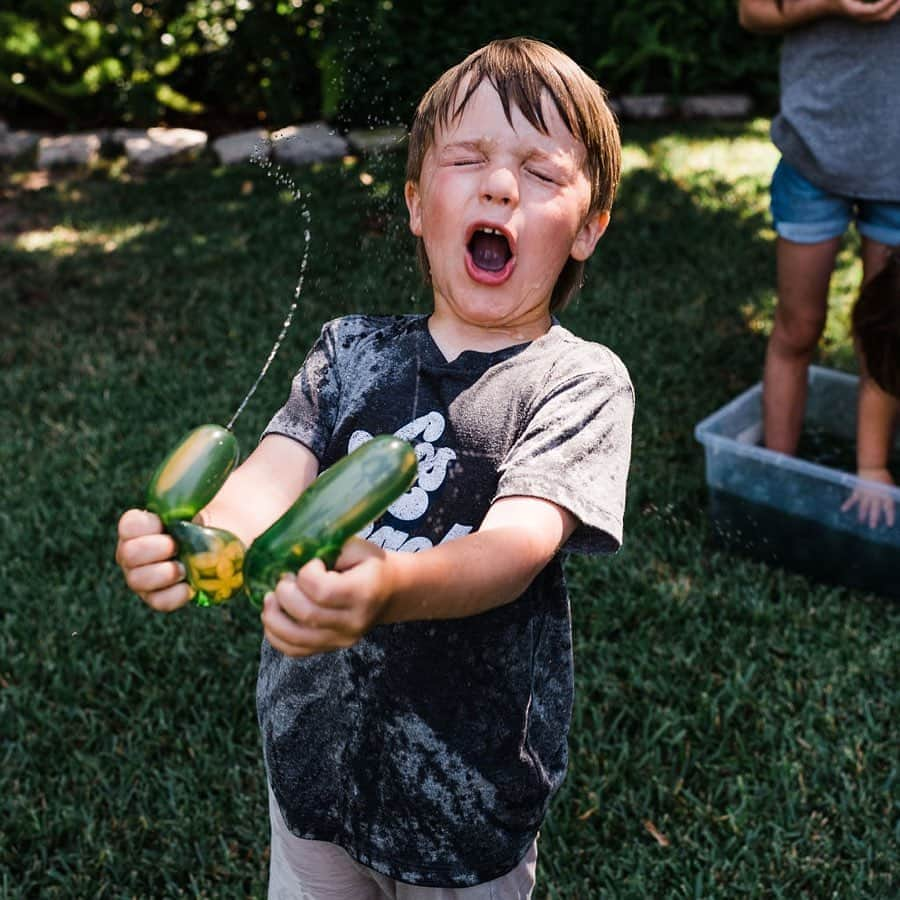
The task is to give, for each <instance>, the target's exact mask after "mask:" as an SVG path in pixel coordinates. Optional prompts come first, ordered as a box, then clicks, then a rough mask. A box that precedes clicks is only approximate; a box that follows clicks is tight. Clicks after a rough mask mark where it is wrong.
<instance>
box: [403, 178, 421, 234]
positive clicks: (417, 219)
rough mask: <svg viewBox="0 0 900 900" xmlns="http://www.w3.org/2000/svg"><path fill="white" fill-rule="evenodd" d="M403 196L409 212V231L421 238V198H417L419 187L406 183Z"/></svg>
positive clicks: (415, 184)
mask: <svg viewBox="0 0 900 900" xmlns="http://www.w3.org/2000/svg"><path fill="white" fill-rule="evenodd" d="M403 196H404V197H405V198H406V208H407V209H408V210H409V230H410V231H411V232H412V233H413V234H414V235H415V236H416V237H422V198H421V197H420V196H419V185H418V184H417V183H416V182H415V181H407V182H406V185H405V186H404V188H403Z"/></svg>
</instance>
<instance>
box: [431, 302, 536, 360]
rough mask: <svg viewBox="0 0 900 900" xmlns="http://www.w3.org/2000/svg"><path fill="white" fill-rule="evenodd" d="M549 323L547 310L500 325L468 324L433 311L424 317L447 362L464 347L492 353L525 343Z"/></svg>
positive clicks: (454, 357) (534, 337)
mask: <svg viewBox="0 0 900 900" xmlns="http://www.w3.org/2000/svg"><path fill="white" fill-rule="evenodd" d="M551 324H552V320H551V318H550V315H549V313H548V314H547V315H546V316H543V317H541V318H540V320H537V319H536V320H535V321H533V322H528V323H517V324H516V325H510V326H504V325H496V326H488V327H486V326H482V325H470V324H467V323H464V322H459V321H458V320H456V319H452V318H448V317H446V316H441V315H440V313H438V312H437V311H435V312H433V313H432V314H431V316H430V317H429V319H428V331H429V332H430V333H431V337H432V340H433V341H434V342H435V344H437V346H438V348H439V349H440V351H441V353H443V355H444V357H445V358H446V359H447V361H448V362H450V361H452V360H454V359H456V357H457V356H459V354H460V353H463V352H465V351H466V350H477V351H478V352H480V353H493V352H495V351H497V350H505V349H506V348H507V347H515V346H516V345H518V344H527V343H530V342H531V341H534V340H536V339H537V338H539V337H541V336H542V335H545V334H546V333H547V332H548V331H549V330H550V326H551Z"/></svg>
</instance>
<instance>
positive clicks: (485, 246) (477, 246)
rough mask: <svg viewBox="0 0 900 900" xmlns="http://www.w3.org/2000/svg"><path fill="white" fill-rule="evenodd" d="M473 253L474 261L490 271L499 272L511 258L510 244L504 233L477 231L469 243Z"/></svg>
mask: <svg viewBox="0 0 900 900" xmlns="http://www.w3.org/2000/svg"><path fill="white" fill-rule="evenodd" d="M469 250H470V252H471V253H472V262H474V263H475V265H476V266H478V268H479V269H487V270H488V271H489V272H499V271H500V270H501V269H502V268H503V267H504V266H505V265H506V261H507V260H508V259H509V244H508V243H507V241H506V238H505V237H503V235H502V234H485V233H484V232H483V231H476V232H475V235H474V236H473V238H472V242H471V243H470V244H469Z"/></svg>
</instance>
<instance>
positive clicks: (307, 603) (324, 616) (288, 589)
mask: <svg viewBox="0 0 900 900" xmlns="http://www.w3.org/2000/svg"><path fill="white" fill-rule="evenodd" d="M271 596H272V601H271V602H272V603H273V604H274V605H275V606H277V608H278V610H279V611H280V612H281V613H282V614H283V615H284V616H286V617H287V618H288V619H290V620H291V621H292V622H294V623H295V624H296V625H298V626H299V627H301V628H306V629H310V630H315V629H318V630H331V631H339V632H346V631H348V630H349V629H348V627H347V622H346V618H347V615H346V613H343V614H342V613H341V612H340V611H338V610H333V609H328V608H326V607H323V606H320V605H319V604H318V603H316V602H315V601H314V600H313V599H312V598H310V597H309V596H308V595H307V594H306V593H305V592H304V591H303V590H301V588H300V586H299V584H298V583H297V581H296V580H295V579H294V578H287V579H282V580H281V581H279V582H278V585H277V586H276V588H275V590H274V591H273V592H272V594H271Z"/></svg>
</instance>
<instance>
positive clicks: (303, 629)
mask: <svg viewBox="0 0 900 900" xmlns="http://www.w3.org/2000/svg"><path fill="white" fill-rule="evenodd" d="M261 619H262V622H263V627H264V629H265V633H266V637H267V638H268V640H269V643H270V644H272V646H273V647H275V648H276V649H277V650H279V651H280V652H281V653H284V654H285V655H287V656H309V655H311V654H313V653H322V652H325V651H327V650H335V649H338V648H339V647H349V646H350V645H351V644H352V643H353V642H354V641H353V639H352V638H350V637H348V636H346V635H344V634H341V633H339V632H336V631H332V630H331V629H328V628H317V627H308V626H306V625H304V624H302V623H300V622H298V621H296V620H295V619H293V618H292V617H291V616H289V615H288V614H287V613H286V612H285V610H284V608H283V607H282V606H281V604H280V603H279V602H278V599H277V597H276V595H275V594H274V593H269V594H267V595H266V597H265V599H264V601H263V612H262V615H261Z"/></svg>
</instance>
